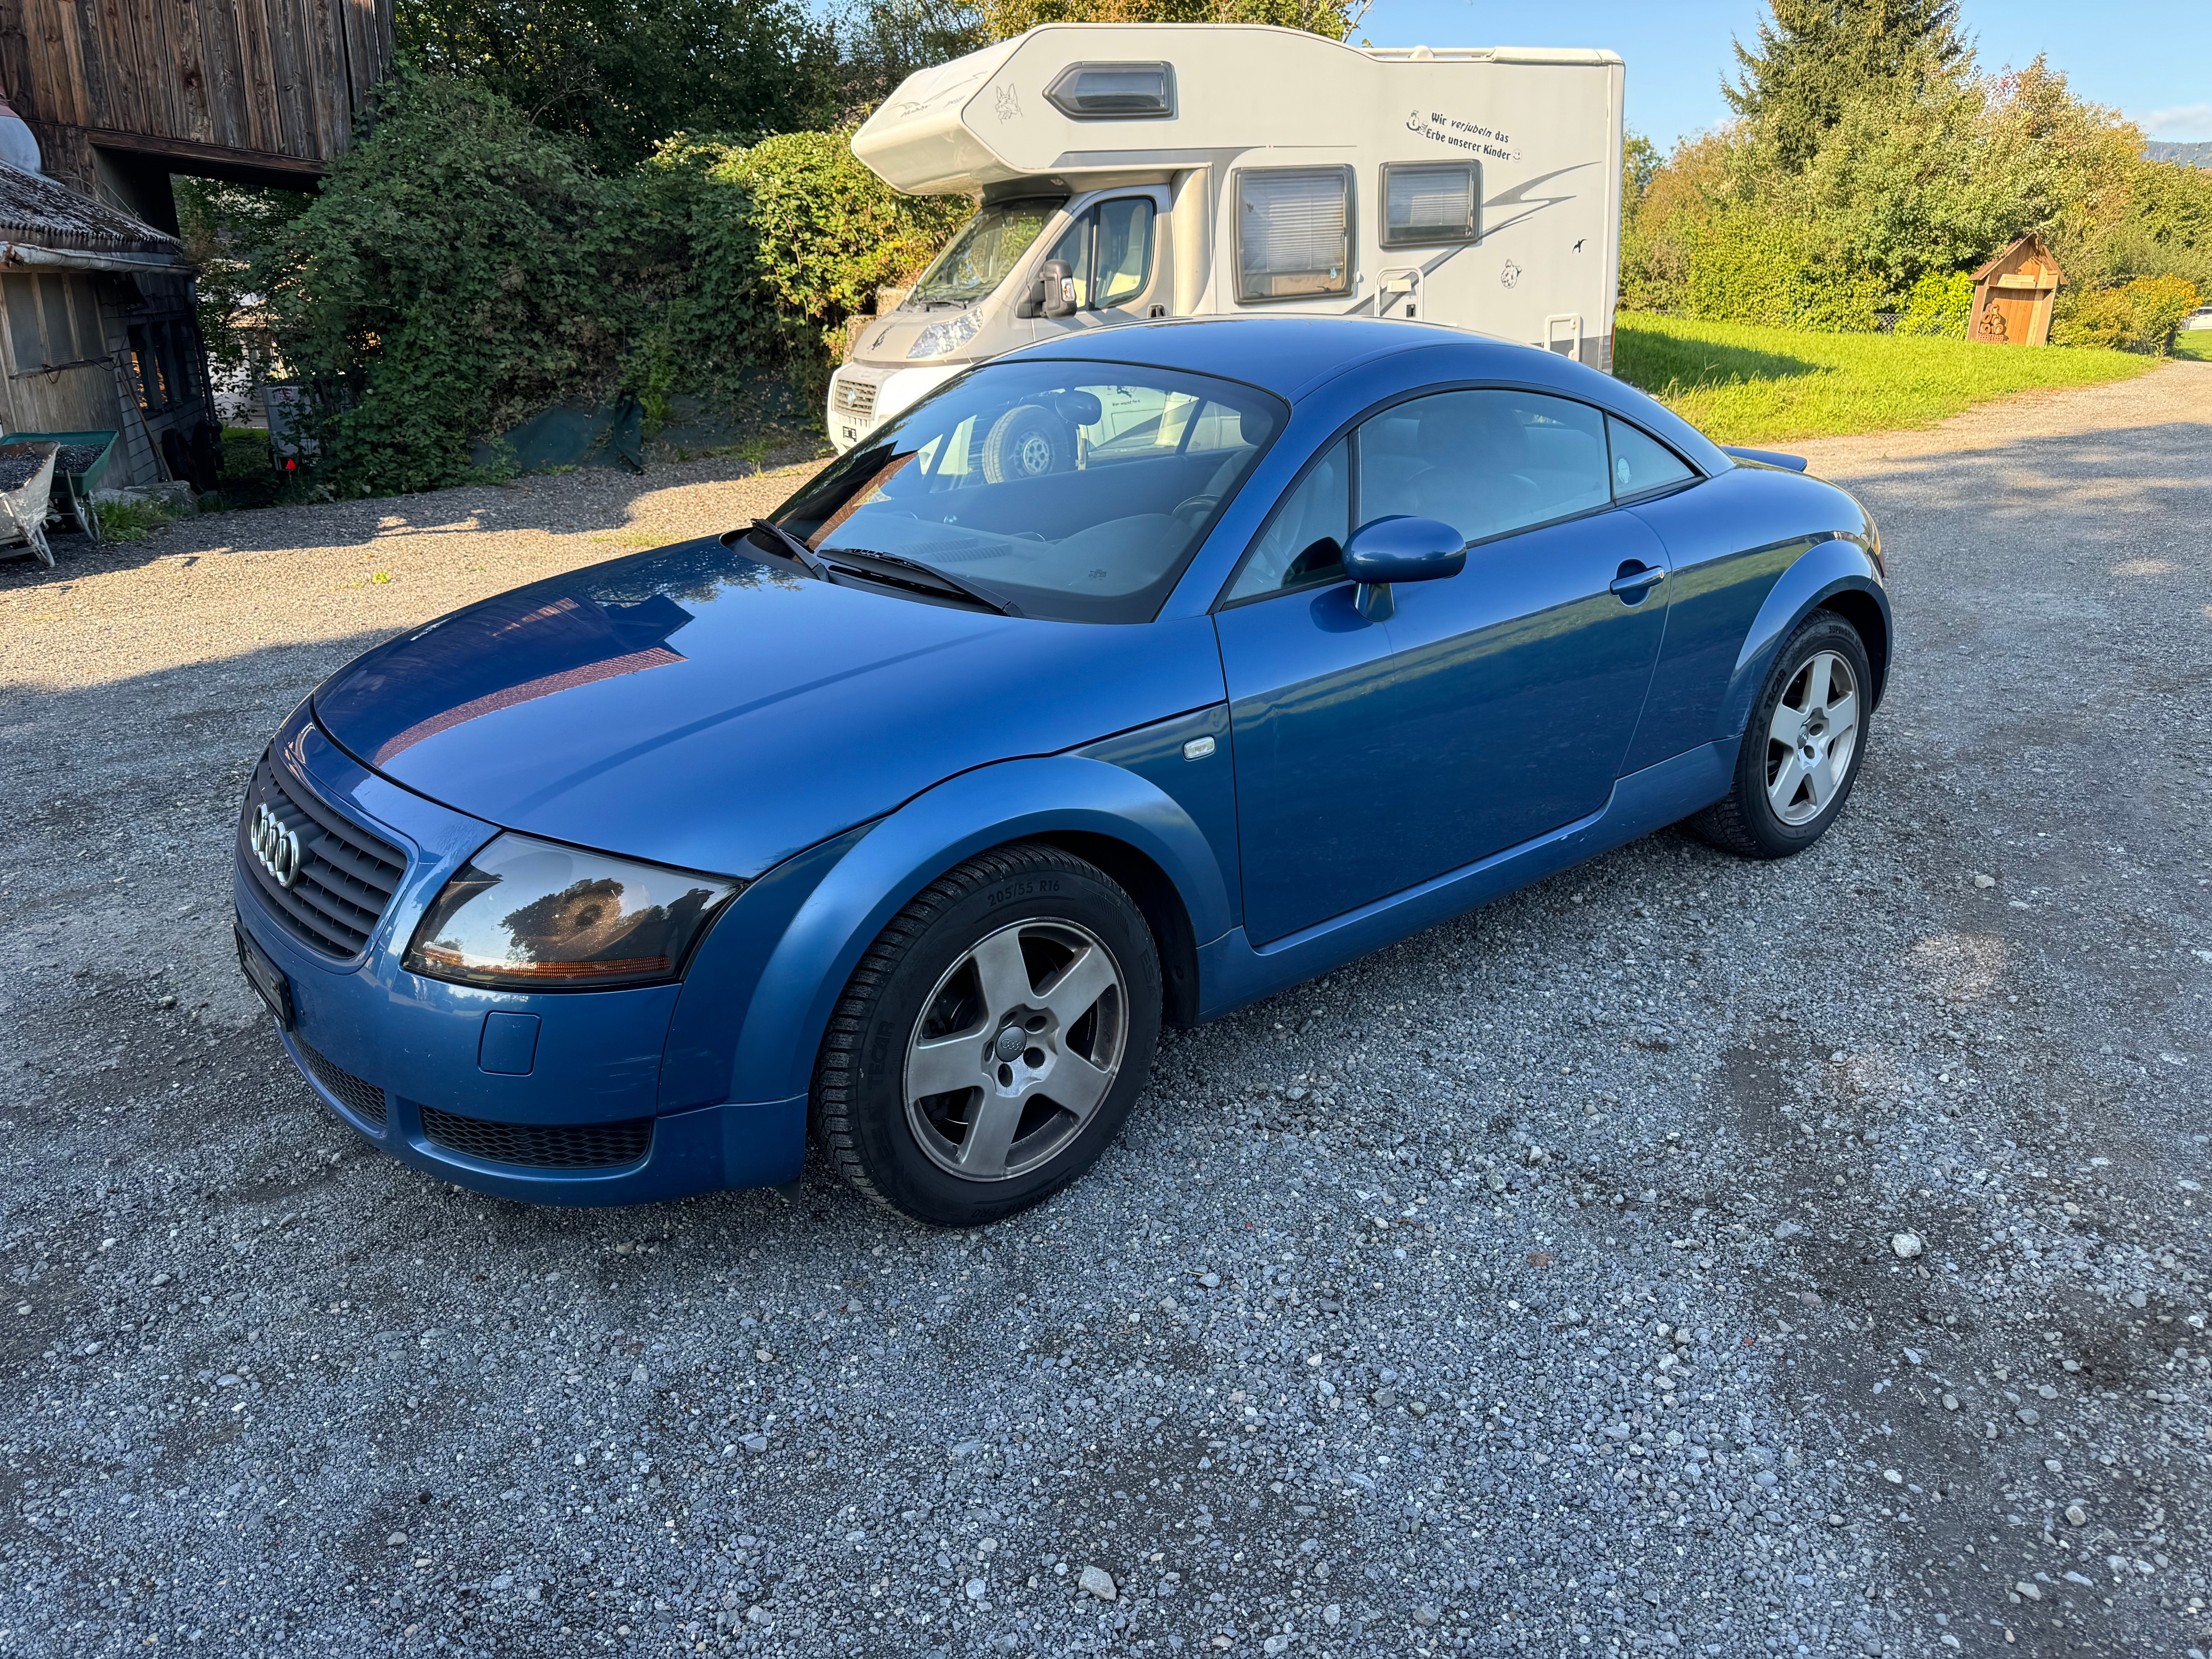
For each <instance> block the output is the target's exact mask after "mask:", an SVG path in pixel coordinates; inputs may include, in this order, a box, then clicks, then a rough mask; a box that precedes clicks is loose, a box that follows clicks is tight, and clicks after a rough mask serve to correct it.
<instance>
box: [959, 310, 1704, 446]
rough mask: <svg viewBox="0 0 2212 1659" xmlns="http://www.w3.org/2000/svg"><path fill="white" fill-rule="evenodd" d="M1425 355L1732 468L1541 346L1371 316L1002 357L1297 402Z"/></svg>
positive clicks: (1611, 382) (1061, 346)
mask: <svg viewBox="0 0 2212 1659" xmlns="http://www.w3.org/2000/svg"><path fill="white" fill-rule="evenodd" d="M1417 352H1418V353H1420V354H1422V356H1423V361H1422V362H1420V363H1419V365H1418V366H1417V367H1416V366H1414V365H1408V366H1407V373H1408V374H1409V375H1413V376H1418V378H1419V380H1422V381H1428V382H1433V381H1437V380H1474V381H1482V380H1501V381H1504V382H1506V383H1508V384H1510V385H1521V386H1541V387H1543V388H1545V389H1546V390H1548V391H1553V392H1559V393H1561V394H1563V395H1565V396H1567V397H1571V398H1582V399H1583V400H1584V401H1586V402H1589V403H1595V404H1599V405H1601V407H1604V408H1607V409H1610V410H1613V412H1614V413H1615V414H1618V415H1622V416H1626V417H1627V418H1628V419H1630V420H1632V421H1634V422H1638V424H1640V425H1642V426H1644V427H1645V428H1648V429H1649V430H1650V431H1652V432H1655V433H1656V434H1657V435H1659V436H1660V437H1662V438H1663V439H1665V440H1666V441H1668V443H1670V444H1672V445H1673V446H1674V447H1675V448H1676V449H1678V450H1680V451H1681V452H1682V453H1684V454H1686V455H1687V456H1689V457H1690V459H1692V460H1693V461H1694V462H1696V463H1697V465H1699V467H1700V468H1701V469H1702V470H1703V471H1706V472H1724V471H1727V470H1728V469H1729V466H1731V465H1734V463H1732V462H1731V461H1730V460H1729V458H1728V455H1727V453H1725V452H1724V451H1723V450H1722V449H1720V448H1719V447H1717V446H1716V445H1715V444H1714V443H1713V441H1712V440H1711V439H1710V438H1708V437H1706V436H1705V435H1704V434H1703V433H1701V432H1699V430H1698V429H1697V428H1695V427H1693V426H1692V425H1690V424H1689V423H1688V422H1686V421H1685V420H1683V419H1682V418H1681V417H1680V416H1678V415H1676V414H1675V413H1674V411H1673V410H1669V409H1668V408H1666V407H1665V406H1664V405H1662V404H1659V403H1657V402H1656V401H1655V400H1654V399H1652V398H1649V397H1647V396H1646V395H1645V394H1644V393H1643V392H1639V391H1638V390H1637V389H1636V388H1635V387H1634V386H1630V385H1628V384H1627V383H1626V381H1623V380H1617V379H1615V378H1614V377H1613V375H1610V374H1602V373H1601V372H1600V371H1598V370H1597V369H1595V368H1586V367H1584V366H1583V364H1581V363H1578V362H1575V361H1574V359H1572V358H1571V357H1568V356H1563V355H1562V354H1560V353H1558V352H1553V351H1546V350H1544V349H1541V347H1537V346H1530V345H1520V344H1516V343H1514V342H1512V341H1510V340H1498V339H1493V338H1492V337H1489V336H1487V335H1482V334H1475V333H1471V332H1470V331H1468V330H1466V329H1463V328H1450V327H1447V326H1445V325H1443V324H1441V323H1419V322H1396V321H1383V320H1382V319H1376V318H1373V317H1316V316H1314V315H1312V314H1310V313H1308V314H1305V315H1301V316H1288V315H1277V316H1267V317H1252V316H1243V317H1193V318H1183V319H1162V320H1159V321H1157V322H1143V323H1130V324H1127V325H1123V326H1121V327H1118V328H1111V329H1085V330H1083V331H1080V332H1078V333H1074V334H1065V335H1061V336H1059V337H1056V338H1054V339H1051V340H1044V341H1040V342H1038V343H1036V344H1035V345H1030V346H1024V347H1022V348H1021V349H1018V350H1016V351H1011V352H1008V353H1007V354H1006V356H1005V357H1002V358H1000V359H999V361H1000V362H1007V361H1009V360H1012V359H1017V358H1018V359H1024V360H1028V361H1032V362H1034V361H1037V360H1040V359H1042V360H1048V361H1060V362H1101V363H1124V364H1128V365H1130V366H1132V367H1136V368H1180V369H1184V370H1187V371H1188V372H1190V373H1193V374H1214V375H1218V376H1219V377H1220V378H1222V379H1223V380H1242V381H1243V383H1244V384H1245V385H1247V386H1258V387H1260V388H1261V390H1262V391H1266V392H1273V393H1275V394H1276V395H1277V396H1279V397H1280V398H1283V399H1284V400H1285V401H1286V402H1288V403H1291V404H1297V403H1299V402H1301V401H1302V400H1304V398H1308V397H1310V396H1311V395H1312V394H1313V393H1315V392H1318V391H1320V390H1321V389H1322V387H1323V386H1327V385H1328V384H1329V382H1331V381H1333V380H1337V379H1339V378H1340V377H1341V376H1343V375H1346V374H1350V373H1351V372H1352V371H1353V370H1355V369H1358V368H1361V367H1363V366H1364V365H1367V364H1370V363H1375V362H1381V361H1383V360H1384V359H1386V358H1390V357H1399V356H1412V355H1413V354H1414V353H1417Z"/></svg>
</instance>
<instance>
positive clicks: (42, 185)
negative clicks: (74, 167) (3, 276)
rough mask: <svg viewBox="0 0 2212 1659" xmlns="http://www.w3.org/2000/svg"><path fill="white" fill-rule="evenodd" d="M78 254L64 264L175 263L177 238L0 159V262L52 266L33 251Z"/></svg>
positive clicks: (121, 265) (139, 266) (181, 252)
mask: <svg viewBox="0 0 2212 1659" xmlns="http://www.w3.org/2000/svg"><path fill="white" fill-rule="evenodd" d="M41 249H43V250H48V251H51V252H57V253H62V254H65V255H66V254H76V255H81V256H84V257H83V258H80V259H70V260H68V261H67V263H69V264H82V265H86V266H94V267H97V266H99V265H100V264H108V263H111V262H112V264H113V265H114V266H116V267H117V268H118V269H124V270H131V269H143V268H144V267H145V266H148V265H168V264H179V263H181V262H182V260H183V258H184V247H183V245H182V244H181V243H179V241H178V240H177V239H176V238H175V237H173V236H171V235H169V234H167V233H165V232H162V231H159V230H156V229H155V228H154V227H153V226H151V225H149V224H147V223H145V222H143V221H141V220H137V219H134V218H132V217H131V216H130V215H129V214H127V213H125V212H123V211H122V210H120V209H118V208H112V207H110V206H108V204H106V203H105V202H101V201H98V200H95V199H94V197H89V196H85V195H81V194H79V193H78V192H77V191H73V190H71V189H70V187H69V186H68V185H64V184H62V183H60V182H58V180H55V179H49V178H47V177H46V176H45V175H44V174H42V173H25V172H24V171H22V169H21V168H20V167H9V166H8V165H7V164H6V163H5V162H0V265H8V264H57V263H63V262H62V261H54V260H40V259H39V258H36V256H35V252H34V251H36V250H41Z"/></svg>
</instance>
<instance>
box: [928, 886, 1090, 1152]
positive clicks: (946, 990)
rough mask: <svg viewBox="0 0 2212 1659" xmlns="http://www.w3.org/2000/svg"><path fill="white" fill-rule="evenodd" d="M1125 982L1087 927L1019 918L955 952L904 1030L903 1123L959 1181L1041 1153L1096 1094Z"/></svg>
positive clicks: (1064, 1137) (1084, 1118) (1060, 1138)
mask: <svg viewBox="0 0 2212 1659" xmlns="http://www.w3.org/2000/svg"><path fill="white" fill-rule="evenodd" d="M1127 1008H1128V990H1127V987H1126V986H1125V985H1124V984H1123V982H1122V979H1121V965H1120V964H1119V963H1116V962H1115V960H1114V956H1113V953H1112V952H1111V951H1109V950H1108V949H1107V948H1106V946H1105V945H1103V943H1101V942H1100V940H1099V939H1098V937H1097V934H1095V933H1091V931H1090V930H1089V929H1088V928H1085V927H1079V926H1077V925H1076V924H1075V923H1073V922H1071V921H1019V922H1016V923H1014V924H1013V925H1012V926H1011V927H1001V928H1000V929H999V930H998V931H997V932H996V933H991V934H989V935H987V937H985V938H983V939H980V940H978V941H977V942H976V943H975V945H974V946H973V947H971V948H970V949H969V950H968V951H965V952H963V954H962V956H961V957H960V958H959V959H958V960H957V962H955V963H953V964H952V966H951V967H950V968H949V969H946V970H945V975H944V976H943V977H942V978H941V979H939V981H937V988H936V989H935V990H933V991H932V992H931V993H930V994H929V997H928V1000H927V1001H925V1002H924V1003H923V1004H922V1008H921V1017H920V1018H918V1019H916V1020H915V1027H914V1031H913V1033H912V1035H911V1036H908V1039H907V1048H906V1066H905V1072H904V1075H903V1078H902V1088H903V1091H904V1095H905V1099H906V1117H907V1124H908V1127H909V1128H910V1129H911V1130H912V1131H913V1133H914V1137H915V1140H916V1141H917V1142H918V1143H919V1144H920V1145H921V1149H922V1151H923V1152H926V1153H927V1155H928V1156H929V1158H930V1160H931V1161H932V1162H933V1163H934V1164H937V1165H938V1166H939V1168H940V1169H942V1170H945V1171H946V1172H947V1173H949V1174H951V1175H955V1176H959V1177H961V1178H962V1179H963V1180H966V1181H1008V1180H1012V1178H1014V1177H1015V1176H1023V1175H1027V1174H1028V1173H1029V1172H1030V1170H1035V1169H1036V1168H1038V1167H1039V1166H1040V1165H1042V1164H1046V1163H1048V1162H1049V1161H1050V1160H1051V1158H1053V1157H1054V1155H1055V1154H1056V1153H1058V1152H1060V1151H1061V1150H1062V1149H1063V1148H1065V1147H1066V1146H1067V1144H1068V1142H1070V1141H1071V1140H1073V1139H1075V1137H1076V1136H1077V1135H1079V1134H1080V1133H1082V1132H1083V1127H1084V1126H1085V1124H1086V1123H1088V1122H1089V1121H1091V1117H1092V1116H1093V1115H1095V1114H1096V1113H1097V1110H1098V1109H1099V1107H1100V1106H1101V1105H1103V1103H1104V1102H1105V1099H1106V1096H1107V1093H1108V1091H1109V1090H1110V1089H1111V1088H1112V1087H1113V1085H1114V1079H1115V1074H1116V1073H1118V1072H1119V1071H1120V1070H1121V1053H1122V1048H1123V1047H1124V1045H1125V1043H1126V1042H1127V1037H1128V1018H1127Z"/></svg>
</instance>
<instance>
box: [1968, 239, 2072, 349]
mask: <svg viewBox="0 0 2212 1659" xmlns="http://www.w3.org/2000/svg"><path fill="white" fill-rule="evenodd" d="M2065 280H2066V273H2065V272H2064V271H2063V270H2059V268H2058V261H2057V260H2056V259H2054V258H2051V250H2050V249H2049V248H2047V247H2045V246H2044V245H2043V239H2042V238H2041V237H2040V236H2023V237H2021V239H2020V240H2018V241H2017V242H2015V243H2014V244H2013V245H2012V246H2010V247H2008V248H2007V249H2006V250H2005V251H2004V252H2002V253H2000V254H1998V255H1997V257H1996V258H1994V259H1992V260H1990V262H1989V264H1985V265H1984V266H1983V267H1982V268H1981V269H1980V270H1978V271H1976V272H1975V273H1974V314H1973V317H1972V320H1970V321H1969V322H1968V323H1967V325H1966V337H1967V338H1968V339H1970V340H1980V341H1982V342H1984V343H1986V344H1990V345H2045V344H2048V343H2049V342H2050V339H2051V304H2052V302H2053V301H2056V300H2057V298H2058V288H2059V284H2061V283H2063V282H2064V281H2065Z"/></svg>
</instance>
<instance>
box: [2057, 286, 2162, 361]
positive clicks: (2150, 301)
mask: <svg viewBox="0 0 2212 1659" xmlns="http://www.w3.org/2000/svg"><path fill="white" fill-rule="evenodd" d="M2196 309H2197V289H2196V287H2195V285H2194V284H2192V283H2189V282H2187V281H2186V280H2185V279H2184V278H2182V277H2179V276H2139V277H2137V278H2136V280H2135V281H2134V282H2132V283H2124V284H2123V285H2121V286H2119V287H2118V288H2091V289H2080V290H2077V291H2071V292H2062V293H2061V295H2060V296H2059V302H2058V305H2057V308H2056V310H2055V311H2054V313H2053V315H2052V317H2051V343H2052V344H2053V345H2069V346H2103V347H2106V348H2107V349H2118V350H2121V351H2147V352H2152V353H2155V354H2160V355H2163V354H2164V353H2166V352H2170V351H2172V349H2173V337H2174V332H2175V331H2176V330H2178V329H2179V327H2180V326H2181V319H2183V318H2184V317H2186V316H2187V315H2188V314H2189V313H2191V312H2192V311H2194V310H2196Z"/></svg>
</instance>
